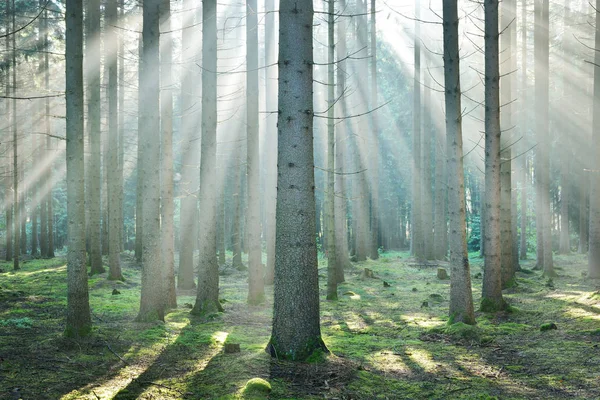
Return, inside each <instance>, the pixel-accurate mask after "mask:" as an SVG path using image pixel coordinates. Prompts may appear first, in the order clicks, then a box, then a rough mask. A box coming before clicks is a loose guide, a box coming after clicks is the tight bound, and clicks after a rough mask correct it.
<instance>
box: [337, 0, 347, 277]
mask: <svg viewBox="0 0 600 400" xmlns="http://www.w3.org/2000/svg"><path fill="white" fill-rule="evenodd" d="M338 1H339V9H340V10H344V9H345V7H346V1H345V0H338ZM346 21H347V18H339V19H338V21H337V40H338V41H337V49H336V52H337V59H338V62H337V74H336V75H337V80H336V90H337V94H336V95H337V97H338V98H339V100H338V101H336V104H335V106H334V108H335V110H334V114H337V115H346V111H347V109H346V104H347V103H346V97H345V91H346V75H347V71H346V59H345V58H346V56H347V48H346V30H347V28H348V24H347V22H346ZM347 126H348V124H347V123H344V124H338V125H337V127H336V130H335V135H336V143H335V161H334V165H335V169H336V172H337V173H336V174H335V186H334V190H335V197H334V202H335V211H334V218H335V240H336V245H335V250H336V253H335V254H336V262H337V265H336V271H337V274H336V275H337V279H336V280H337V283H341V282H344V280H345V279H344V268H345V267H346V266H347V265H350V257H349V252H348V229H347V223H348V221H347V214H348V208H347V203H346V196H345V194H346V187H345V186H346V185H345V182H346V178H345V175H344V167H345V165H346V164H345V162H344V161H345V156H346V153H347V151H345V150H344V149H347V148H348V147H347V145H345V143H348V140H347V132H346V131H347V129H346V127H347Z"/></svg>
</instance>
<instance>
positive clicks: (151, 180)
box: [137, 0, 165, 321]
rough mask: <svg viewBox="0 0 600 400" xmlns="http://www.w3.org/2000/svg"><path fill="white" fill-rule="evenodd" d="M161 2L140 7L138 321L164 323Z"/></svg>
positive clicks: (155, 0) (147, 0)
mask: <svg viewBox="0 0 600 400" xmlns="http://www.w3.org/2000/svg"><path fill="white" fill-rule="evenodd" d="M161 3H162V0H145V1H144V5H143V30H142V38H143V51H142V59H141V72H142V74H141V79H140V83H141V85H140V87H139V99H140V100H139V101H140V111H141V112H140V117H141V119H142V121H143V129H142V131H141V132H140V133H141V142H140V145H141V149H142V157H141V159H140V160H141V167H142V169H143V171H144V173H143V174H142V188H143V190H142V196H143V199H144V202H143V207H142V219H143V225H142V231H143V235H144V236H143V238H142V242H143V247H142V289H141V296H140V311H139V314H138V316H137V320H138V321H153V320H161V321H164V310H165V301H164V295H165V282H164V273H163V266H162V261H163V260H162V255H161V244H160V240H161V235H160V189H161V188H160V101H159V99H160V73H159V68H156V66H158V65H159V62H160V55H159V26H160V23H159V19H160V8H161Z"/></svg>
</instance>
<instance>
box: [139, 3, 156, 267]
mask: <svg viewBox="0 0 600 400" xmlns="http://www.w3.org/2000/svg"><path fill="white" fill-rule="evenodd" d="M138 7H143V5H142V4H139V5H138ZM142 36H143V34H140V35H139V38H138V58H139V63H138V90H140V91H141V89H142V84H143V82H142V78H143V77H144V66H143V53H144V50H143V43H144V41H143V37H142ZM142 113H143V110H142V98H141V97H138V120H137V123H138V124H137V125H138V126H137V128H138V129H137V130H138V137H137V139H138V146H137V168H136V170H137V182H136V188H135V259H136V261H137V262H138V263H139V262H142V256H143V250H144V249H143V235H144V223H143V220H144V217H143V214H144V213H143V210H144V196H143V193H144V187H143V184H144V179H145V178H144V172H145V171H144V168H143V165H144V162H143V159H142V157H144V152H143V146H142V143H143V141H144V138H143V137H142V132H143V131H144V127H145V125H146V121H144V119H143V118H142ZM157 161H158V160H157Z"/></svg>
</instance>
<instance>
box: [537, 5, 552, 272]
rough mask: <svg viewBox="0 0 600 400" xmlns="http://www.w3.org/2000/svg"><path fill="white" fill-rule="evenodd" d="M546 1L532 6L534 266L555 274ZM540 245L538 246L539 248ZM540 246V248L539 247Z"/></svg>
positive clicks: (547, 9) (547, 13) (547, 7)
mask: <svg viewBox="0 0 600 400" xmlns="http://www.w3.org/2000/svg"><path fill="white" fill-rule="evenodd" d="M549 7H550V6H549V0H538V1H537V2H536V3H535V32H534V40H535V53H536V54H535V76H536V80H535V108H536V118H535V120H536V136H537V142H538V147H537V149H536V166H535V176H536V179H535V180H536V216H537V223H536V228H537V229H538V231H539V232H538V235H537V238H538V243H537V245H538V260H537V267H538V268H539V269H543V270H544V275H546V276H549V277H552V276H554V275H555V272H554V265H553V260H552V226H551V217H552V214H551V209H550V143H549V130H548V95H549V83H548V79H549V78H548V71H549V70H548V65H549V30H548V29H549ZM540 245H541V246H540ZM540 247H541V248H540Z"/></svg>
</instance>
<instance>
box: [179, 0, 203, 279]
mask: <svg viewBox="0 0 600 400" xmlns="http://www.w3.org/2000/svg"><path fill="white" fill-rule="evenodd" d="M195 5H196V3H195V2H193V1H192V0H185V1H184V2H183V11H184V12H185V14H187V15H191V14H192V13H194V7H195ZM193 25H194V20H193V19H192V18H190V19H189V21H188V22H187V25H186V22H185V21H184V26H183V29H182V33H181V35H182V38H181V48H182V58H183V60H182V65H183V66H184V70H183V71H182V74H183V78H182V85H181V110H182V113H183V115H182V116H181V133H182V134H181V137H182V141H183V145H182V166H181V184H180V190H181V196H182V198H181V211H180V218H179V220H180V228H179V231H180V233H179V237H180V239H179V270H178V273H177V287H178V288H179V289H194V288H195V287H196V283H195V282H194V250H195V249H196V248H197V246H198V226H197V225H198V224H197V223H196V221H198V184H199V182H200V178H199V176H198V162H199V161H200V160H199V154H200V141H199V140H197V137H196V136H197V132H196V129H195V125H196V121H197V116H196V115H197V114H196V112H195V111H196V109H195V107H194V105H195V102H196V98H195V96H196V95H197V94H196V93H194V91H193V90H192V88H193V87H195V85H194V82H195V81H196V78H197V77H196V74H195V73H194V72H193V71H194V68H193V66H195V65H194V61H195V60H196V59H197V56H196V54H191V55H188V54H190V53H192V49H194V48H195V45H194V43H195V40H196V39H195V36H196V31H195V29H193Z"/></svg>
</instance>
